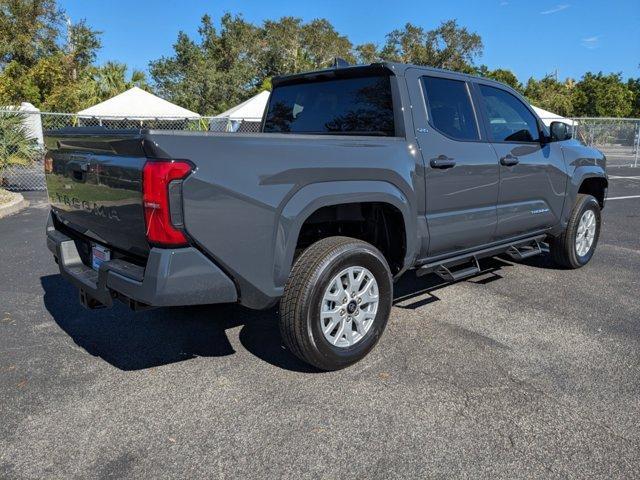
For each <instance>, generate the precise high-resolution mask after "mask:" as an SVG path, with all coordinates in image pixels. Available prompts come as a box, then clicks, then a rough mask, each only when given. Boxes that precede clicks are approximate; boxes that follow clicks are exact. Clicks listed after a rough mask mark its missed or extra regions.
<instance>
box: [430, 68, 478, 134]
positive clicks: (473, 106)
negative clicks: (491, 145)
mask: <svg viewBox="0 0 640 480" xmlns="http://www.w3.org/2000/svg"><path fill="white" fill-rule="evenodd" d="M427 77H429V78H440V79H442V80H452V81H454V82H461V83H464V84H465V89H466V90H467V96H468V97H469V103H470V104H471V110H472V111H473V118H474V119H475V123H476V132H477V133H478V138H477V139H475V140H469V139H462V138H455V137H452V136H451V135H449V134H447V133H445V132H443V131H442V130H440V129H439V128H438V127H436V126H435V124H434V123H433V121H432V116H431V107H430V106H429V99H428V96H427V92H426V91H425V85H424V82H423V81H422V79H423V78H427ZM418 83H419V86H420V94H421V95H422V102H423V107H424V112H425V114H426V117H427V123H428V124H429V126H430V127H431V128H433V129H434V130H435V131H436V132H438V133H439V134H440V135H442V136H443V137H445V138H448V139H449V140H451V141H453V142H465V143H488V137H487V136H486V132H485V129H484V125H481V123H482V122H481V117H480V115H479V112H478V109H477V106H476V102H475V98H474V96H473V92H472V86H471V85H469V84H470V83H471V82H469V81H468V80H467V79H464V78H460V77H455V76H448V75H438V74H434V73H432V72H429V73H425V74H424V75H419V76H418Z"/></svg>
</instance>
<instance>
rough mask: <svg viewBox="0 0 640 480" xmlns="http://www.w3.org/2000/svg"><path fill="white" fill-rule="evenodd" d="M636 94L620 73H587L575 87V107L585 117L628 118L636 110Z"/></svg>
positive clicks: (577, 113) (577, 112)
mask: <svg viewBox="0 0 640 480" xmlns="http://www.w3.org/2000/svg"><path fill="white" fill-rule="evenodd" d="M633 102H634V94H633V91H632V90H631V89H630V88H629V86H628V84H625V83H624V82H623V81H622V75H621V74H619V73H610V74H608V75H605V74H604V73H602V72H599V73H595V74H594V73H590V72H589V73H586V74H585V75H584V76H583V77H582V78H581V79H580V81H579V82H578V83H577V84H576V86H575V91H574V96H573V106H574V109H575V112H576V115H579V116H584V117H592V116H595V117H627V116H629V115H631V113H632V112H633V109H634V105H633Z"/></svg>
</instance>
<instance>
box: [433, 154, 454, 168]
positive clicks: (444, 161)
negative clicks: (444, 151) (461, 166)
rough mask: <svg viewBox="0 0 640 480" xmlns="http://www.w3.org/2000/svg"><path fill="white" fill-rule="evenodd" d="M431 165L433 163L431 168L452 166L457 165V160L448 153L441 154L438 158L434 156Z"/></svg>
mask: <svg viewBox="0 0 640 480" xmlns="http://www.w3.org/2000/svg"><path fill="white" fill-rule="evenodd" d="M429 165H431V168H442V169H444V168H452V167H455V166H456V161H455V160H454V159H453V158H449V157H447V156H446V155H440V156H438V157H436V158H432V159H431V161H430V162H429Z"/></svg>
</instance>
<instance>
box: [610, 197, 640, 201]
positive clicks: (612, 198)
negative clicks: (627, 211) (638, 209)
mask: <svg viewBox="0 0 640 480" xmlns="http://www.w3.org/2000/svg"><path fill="white" fill-rule="evenodd" d="M627 198H640V195H629V196H628V197H607V202H608V201H609V200H626V199H627Z"/></svg>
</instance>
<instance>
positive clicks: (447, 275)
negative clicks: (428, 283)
mask: <svg viewBox="0 0 640 480" xmlns="http://www.w3.org/2000/svg"><path fill="white" fill-rule="evenodd" d="M470 260H471V261H472V262H473V265H471V266H468V267H464V268H457V269H454V268H453V265H451V264H449V266H447V265H445V264H442V265H439V266H438V267H437V268H436V269H435V270H434V271H433V272H434V273H435V274H436V275H438V276H439V277H440V278H442V279H443V280H445V281H447V282H457V281H458V280H462V279H463V278H467V277H472V276H473V275H477V274H478V273H480V264H479V263H478V259H477V258H476V257H472V258H471V259H470ZM427 273H429V271H427V270H425V271H424V272H421V271H420V269H418V272H417V274H418V276H422V275H425V274H427Z"/></svg>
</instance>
